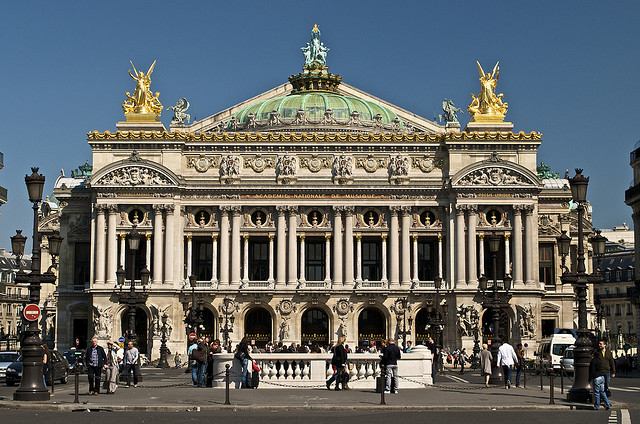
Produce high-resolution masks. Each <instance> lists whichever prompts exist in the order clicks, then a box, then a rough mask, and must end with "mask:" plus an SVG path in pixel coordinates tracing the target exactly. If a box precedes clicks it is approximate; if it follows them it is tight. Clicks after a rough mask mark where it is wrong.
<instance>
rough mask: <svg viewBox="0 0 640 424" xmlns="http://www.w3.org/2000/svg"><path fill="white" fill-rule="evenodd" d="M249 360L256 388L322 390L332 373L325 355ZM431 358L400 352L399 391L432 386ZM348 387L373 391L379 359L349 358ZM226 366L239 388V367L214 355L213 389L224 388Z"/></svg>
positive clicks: (422, 352)
mask: <svg viewBox="0 0 640 424" xmlns="http://www.w3.org/2000/svg"><path fill="white" fill-rule="evenodd" d="M251 356H252V358H253V359H254V360H255V361H256V362H257V363H258V365H259V366H260V388H261V389H262V388H271V389H279V388H291V387H299V388H323V387H324V385H325V381H326V379H327V378H329V377H330V376H331V375H332V374H333V370H332V368H331V354H327V353H255V354H252V355H251ZM432 359H433V358H432V355H431V352H430V351H429V349H427V348H426V347H424V346H416V347H415V348H414V349H413V350H412V352H411V353H403V354H402V359H401V360H400V361H399V363H398V374H399V376H400V382H399V385H400V387H401V388H424V387H426V386H429V385H431V384H433V380H432V377H431V370H432V366H431V364H432ZM348 363H349V367H348V369H349V376H350V379H349V387H351V388H354V389H372V390H373V389H375V387H376V377H378V376H380V372H381V369H380V356H379V355H377V354H372V353H353V354H350V355H349V360H348ZM226 364H229V365H230V377H231V387H233V388H240V373H241V369H242V365H241V364H240V361H238V360H235V359H234V358H233V354H230V353H222V354H217V355H214V362H213V374H214V376H215V377H214V380H213V387H218V388H223V387H224V386H225V381H224V371H225V365H226Z"/></svg>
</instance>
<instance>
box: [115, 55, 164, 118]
mask: <svg viewBox="0 0 640 424" xmlns="http://www.w3.org/2000/svg"><path fill="white" fill-rule="evenodd" d="M129 63H131V66H132V67H133V73H132V72H131V70H129V76H131V78H132V79H133V80H134V81H135V82H136V89H135V91H134V92H133V95H131V93H129V92H128V91H127V92H126V96H127V99H126V100H125V101H124V102H123V103H122V109H123V110H124V115H125V116H126V117H127V121H130V120H134V121H135V120H150V119H153V120H158V119H159V118H160V113H162V103H160V99H159V97H160V93H159V92H156V93H155V94H154V93H152V92H151V88H150V87H151V74H152V73H153V69H154V68H155V66H156V61H155V60H154V61H153V63H152V64H151V66H150V67H149V70H148V71H147V72H146V73H145V72H144V71H138V70H137V69H136V66H135V65H134V64H133V62H131V61H129Z"/></svg>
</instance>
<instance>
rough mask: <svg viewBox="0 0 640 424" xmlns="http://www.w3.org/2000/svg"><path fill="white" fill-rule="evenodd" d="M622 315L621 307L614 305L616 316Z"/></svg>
mask: <svg viewBox="0 0 640 424" xmlns="http://www.w3.org/2000/svg"><path fill="white" fill-rule="evenodd" d="M620 315H622V306H621V305H620V304H619V303H618V304H616V316H620Z"/></svg>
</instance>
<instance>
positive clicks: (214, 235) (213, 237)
mask: <svg viewBox="0 0 640 424" xmlns="http://www.w3.org/2000/svg"><path fill="white" fill-rule="evenodd" d="M211 239H212V240H214V241H215V240H218V233H211Z"/></svg>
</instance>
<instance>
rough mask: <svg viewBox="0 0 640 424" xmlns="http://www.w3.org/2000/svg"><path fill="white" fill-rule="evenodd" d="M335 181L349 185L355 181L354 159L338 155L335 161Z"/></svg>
mask: <svg viewBox="0 0 640 424" xmlns="http://www.w3.org/2000/svg"><path fill="white" fill-rule="evenodd" d="M333 181H334V182H336V183H337V184H347V183H349V182H352V181H353V158H352V157H351V156H347V155H338V156H336V157H335V158H334V159H333Z"/></svg>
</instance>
